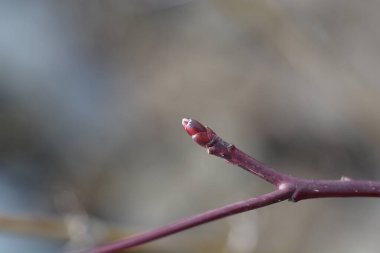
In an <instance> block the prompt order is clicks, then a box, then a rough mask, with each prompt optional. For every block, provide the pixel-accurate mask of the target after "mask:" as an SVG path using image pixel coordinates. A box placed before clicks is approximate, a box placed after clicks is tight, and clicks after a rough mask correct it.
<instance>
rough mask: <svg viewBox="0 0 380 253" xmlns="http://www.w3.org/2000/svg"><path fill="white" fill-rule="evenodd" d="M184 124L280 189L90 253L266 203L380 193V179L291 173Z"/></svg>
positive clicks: (212, 148)
mask: <svg viewBox="0 0 380 253" xmlns="http://www.w3.org/2000/svg"><path fill="white" fill-rule="evenodd" d="M182 125H183V127H184V128H185V130H186V132H187V133H188V134H189V135H190V136H191V137H192V139H193V140H194V141H195V142H196V143H198V144H199V145H200V146H202V147H204V148H206V149H207V151H208V153H209V154H211V155H215V156H218V157H221V158H223V159H225V160H227V161H228V162H230V163H232V164H234V165H237V166H239V167H241V168H243V169H245V170H247V171H248V172H250V173H253V174H255V175H256V176H259V177H260V178H262V179H264V180H266V181H267V182H269V183H271V184H273V185H275V186H276V187H277V190H275V191H273V192H271V193H268V194H264V195H261V196H258V197H256V198H252V199H248V200H244V201H240V202H237V203H234V204H230V205H227V206H224V207H221V208H217V209H214V210H211V211H208V212H205V213H202V214H198V215H196V216H193V217H190V218H187V219H183V220H180V221H177V222H174V223H171V224H169V225H166V226H163V227H161V228H158V229H155V230H151V231H148V232H145V233H142V234H140V235H135V236H132V237H129V238H127V239H124V240H120V241H117V242H114V243H111V244H108V245H105V246H101V247H98V248H95V249H93V250H90V251H87V252H88V253H112V252H116V251H119V250H122V249H128V248H131V247H134V246H137V245H141V244H144V243H147V242H150V241H154V240H157V239H159V238H162V237H165V236H168V235H171V234H174V233H177V232H180V231H183V230H186V229H189V228H192V227H195V226H199V225H201V224H205V223H207V222H210V221H214V220H216V219H220V218H224V217H227V216H230V215H233V214H237V213H242V212H245V211H249V210H253V209H256V208H260V207H264V206H267V205H270V204H274V203H277V202H281V201H284V200H287V199H288V200H291V201H294V202H296V201H299V200H304V199H311V198H326V197H380V182H379V181H366V180H352V179H350V178H347V177H342V178H341V180H309V179H303V178H297V177H293V176H289V175H286V174H283V173H281V172H278V171H276V170H274V169H272V168H270V167H268V166H267V165H265V164H263V163H261V162H259V161H257V160H256V159H254V158H252V157H250V156H249V155H247V154H246V153H244V152H243V151H241V150H239V149H238V148H236V147H235V146H234V145H232V144H230V143H228V142H226V141H224V140H223V139H222V138H220V137H219V136H218V135H217V134H216V133H215V132H214V131H213V130H211V129H210V128H209V127H207V126H204V125H203V124H201V123H199V122H198V121H196V120H192V119H183V120H182Z"/></svg>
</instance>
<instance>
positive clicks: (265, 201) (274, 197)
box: [87, 189, 292, 253]
mask: <svg viewBox="0 0 380 253" xmlns="http://www.w3.org/2000/svg"><path fill="white" fill-rule="evenodd" d="M291 194H292V192H291V191H290V190H289V189H284V190H276V191H274V192H271V193H268V194H264V195H261V196H259V197H256V198H251V199H247V200H244V201H240V202H236V203H233V204H230V205H227V206H224V207H221V208H217V209H214V210H210V211H208V212H205V213H201V214H198V215H195V216H193V217H190V218H186V219H183V220H179V221H177V222H174V223H171V224H168V225H166V226H163V227H161V228H158V229H155V230H151V231H148V232H145V233H142V234H139V235H135V236H131V237H129V238H127V239H125V240H121V241H119V242H115V243H111V244H109V245H105V246H102V247H99V248H95V249H93V250H90V251H88V252H87V253H110V252H116V251H118V250H122V249H128V248H131V247H134V246H137V245H141V244H144V243H147V242H150V241H153V240H157V239H159V238H162V237H165V236H168V235H171V234H174V233H178V232H180V231H183V230H186V229H189V228H192V227H195V226H198V225H201V224H204V223H207V222H210V221H214V220H217V219H221V218H224V217H228V216H231V215H234V214H237V213H242V212H246V211H250V210H253V209H256V208H260V207H264V206H267V205H270V204H274V203H277V202H280V201H284V200H286V199H288V198H289V197H290V196H291Z"/></svg>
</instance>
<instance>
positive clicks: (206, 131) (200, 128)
mask: <svg viewBox="0 0 380 253" xmlns="http://www.w3.org/2000/svg"><path fill="white" fill-rule="evenodd" d="M182 126H183V128H184V129H185V131H186V132H187V133H188V134H189V135H190V136H191V138H192V139H193V140H194V141H195V142H196V143H198V144H199V145H201V146H202V147H208V146H209V145H210V144H211V143H212V142H213V141H214V140H215V138H216V135H215V133H214V132H213V131H212V130H211V129H210V128H208V127H206V126H204V125H202V124H201V123H200V122H198V121H196V120H194V119H187V118H184V119H182Z"/></svg>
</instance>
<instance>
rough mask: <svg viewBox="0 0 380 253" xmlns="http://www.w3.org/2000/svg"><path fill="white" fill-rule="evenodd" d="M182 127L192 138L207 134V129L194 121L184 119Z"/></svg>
mask: <svg viewBox="0 0 380 253" xmlns="http://www.w3.org/2000/svg"><path fill="white" fill-rule="evenodd" d="M182 126H183V128H185V130H186V132H187V133H188V134H189V135H190V136H193V135H194V134H197V133H205V132H207V129H206V127H205V126H203V125H202V124H201V123H199V122H198V121H196V120H194V119H186V118H184V119H182Z"/></svg>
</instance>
